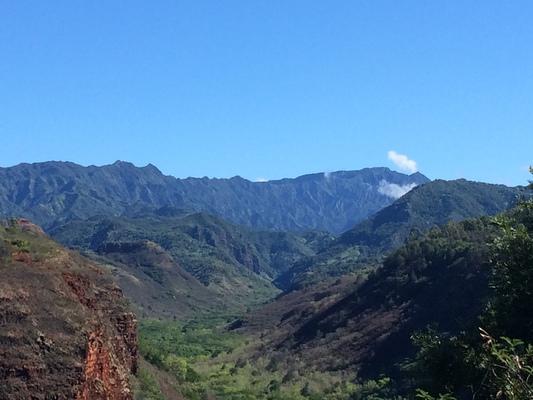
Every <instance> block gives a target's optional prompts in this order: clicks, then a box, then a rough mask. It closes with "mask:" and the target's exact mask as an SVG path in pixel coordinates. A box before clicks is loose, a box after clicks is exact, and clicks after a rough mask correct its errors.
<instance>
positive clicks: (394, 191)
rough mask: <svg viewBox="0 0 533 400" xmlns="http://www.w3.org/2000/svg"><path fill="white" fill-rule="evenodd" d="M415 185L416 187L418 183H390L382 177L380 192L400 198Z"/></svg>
mask: <svg viewBox="0 0 533 400" xmlns="http://www.w3.org/2000/svg"><path fill="white" fill-rule="evenodd" d="M414 187H416V183H408V184H406V185H398V184H396V183H390V182H387V181H386V180H385V179H382V180H381V182H379V187H378V192H379V193H381V194H384V195H385V196H389V197H392V198H393V199H399V198H400V197H402V196H403V195H404V194H406V193H407V192H409V191H410V190H411V189H413V188H414Z"/></svg>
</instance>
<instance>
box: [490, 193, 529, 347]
mask: <svg viewBox="0 0 533 400" xmlns="http://www.w3.org/2000/svg"><path fill="white" fill-rule="evenodd" d="M495 222H496V223H497V225H498V226H499V227H500V229H501V232H502V233H501V235H500V236H499V237H498V238H497V239H496V240H495V241H494V244H493V255H492V259H493V264H494V273H493V277H492V286H493V288H494V291H495V295H494V299H493V300H492V302H491V304H490V306H489V317H488V318H487V319H488V323H489V324H490V325H489V327H490V330H491V332H493V333H497V334H498V335H506V336H511V337H516V338H520V339H524V340H528V341H533V319H532V318H531V316H532V315H533V235H532V232H533V202H532V201H529V202H525V203H522V204H521V205H520V206H519V207H518V208H517V210H515V212H514V213H513V215H511V216H501V217H499V218H497V219H496V220H495Z"/></svg>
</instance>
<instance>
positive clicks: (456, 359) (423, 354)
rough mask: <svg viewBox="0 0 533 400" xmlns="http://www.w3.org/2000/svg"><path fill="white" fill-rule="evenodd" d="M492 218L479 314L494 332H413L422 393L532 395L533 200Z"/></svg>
mask: <svg viewBox="0 0 533 400" xmlns="http://www.w3.org/2000/svg"><path fill="white" fill-rule="evenodd" d="M493 221H494V224H495V225H496V226H497V227H498V228H499V234H498V236H497V237H496V238H495V239H494V240H493V242H492V244H491V247H490V250H491V251H490V261H491V266H492V276H491V287H492V290H493V291H492V296H491V298H490V300H489V302H488V305H487V309H486V312H485V313H484V314H483V315H482V316H481V319H480V320H481V322H482V324H483V325H484V326H485V327H486V328H487V330H489V331H490V332H491V333H490V334H489V333H488V332H487V331H486V330H484V329H480V332H481V339H482V340H480V336H479V335H476V334H475V333H474V332H469V333H466V334H465V335H463V336H462V337H459V338H457V337H449V336H447V335H442V334H439V333H437V332H435V331H432V330H430V331H428V332H426V333H423V334H418V335H415V336H414V341H415V343H416V344H417V345H418V347H419V351H418V354H417V358H416V360H415V362H414V363H413V365H415V366H416V367H417V368H418V370H419V371H421V376H420V377H419V378H418V380H417V382H418V384H419V385H420V386H421V387H422V388H423V390H422V389H420V390H419V391H418V392H417V398H419V399H423V400H432V399H448V398H449V399H453V398H455V397H453V396H457V397H458V398H470V397H472V398H474V397H475V398H488V399H506V400H528V399H532V398H533V345H532V344H531V343H532V342H533V319H532V318H531V316H532V315H533V235H532V233H533V201H532V200H529V201H524V202H522V203H521V204H519V205H518V206H517V207H516V208H515V209H514V210H512V211H511V212H509V213H507V214H505V215H501V216H498V217H497V218H495V219H494V220H493ZM464 388H469V390H468V391H465V390H464ZM430 393H449V394H441V395H439V396H440V397H439V396H438V397H433V396H432V395H431V394H430ZM467 393H469V395H467Z"/></svg>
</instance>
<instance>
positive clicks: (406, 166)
mask: <svg viewBox="0 0 533 400" xmlns="http://www.w3.org/2000/svg"><path fill="white" fill-rule="evenodd" d="M387 157H389V160H391V161H392V162H393V163H394V164H395V165H396V166H397V167H398V168H399V169H400V170H402V171H404V172H409V173H410V174H412V173H414V172H416V171H418V167H417V165H416V161H415V160H411V159H410V158H409V157H407V156H406V155H405V154H399V153H396V152H395V151H394V150H389V152H388V153H387Z"/></svg>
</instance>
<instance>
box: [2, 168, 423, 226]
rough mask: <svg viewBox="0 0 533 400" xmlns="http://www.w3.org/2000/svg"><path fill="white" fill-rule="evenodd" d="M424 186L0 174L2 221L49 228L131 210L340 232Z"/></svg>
mask: <svg viewBox="0 0 533 400" xmlns="http://www.w3.org/2000/svg"><path fill="white" fill-rule="evenodd" d="M427 181H428V179H427V178H426V177H425V176H423V175H422V174H420V173H415V174H412V175H404V174H401V173H398V172H394V171H391V170H389V169H388V168H366V169H362V170H360V171H340V172H332V173H327V174H324V173H318V174H311V175H304V176H300V177H298V178H294V179H281V180H275V181H269V182H251V181H248V180H246V179H243V178H240V177H234V178H231V179H208V178H187V179H176V178H174V177H171V176H165V175H163V174H162V173H161V172H160V171H159V170H158V169H157V168H156V167H154V166H153V165H151V164H150V165H148V166H146V167H142V168H137V167H135V166H134V165H133V164H131V163H127V162H121V161H117V162H116V163H114V164H112V165H106V166H102V167H96V166H89V167H83V166H80V165H77V164H74V163H70V162H55V161H53V162H44V163H36V164H19V165H17V166H14V167H10V168H0V213H1V214H0V215H3V216H25V217H28V218H31V219H32V220H34V221H35V222H37V223H40V224H42V225H43V226H45V227H46V228H49V227H51V226H52V225H54V224H56V223H57V222H58V221H59V222H61V221H66V220H69V219H76V218H78V219H86V218H88V217H91V216H94V215H108V216H111V215H122V214H125V213H127V212H128V211H129V210H130V209H131V208H132V207H134V208H141V209H142V208H143V207H145V208H146V207H149V208H160V207H163V206H173V207H177V208H183V209H189V210H196V211H205V212H208V213H210V214H214V215H218V216H221V217H223V218H224V219H226V220H228V221H232V222H234V223H237V224H241V225H245V226H249V227H253V228H258V229H268V230H296V231H305V230H310V229H314V230H327V231H330V232H334V233H340V232H342V231H344V230H346V229H348V228H350V227H352V226H353V225H354V224H355V223H357V222H359V221H361V220H363V219H364V218H366V217H368V216H369V215H371V214H373V213H374V212H376V211H378V210H380V209H381V208H383V207H385V206H387V205H389V204H391V203H392V202H393V201H394V200H395V198H397V197H398V196H400V195H401V194H403V193H404V192H406V191H408V190H409V189H411V188H413V187H414V186H416V185H418V184H422V183H425V182H427Z"/></svg>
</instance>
